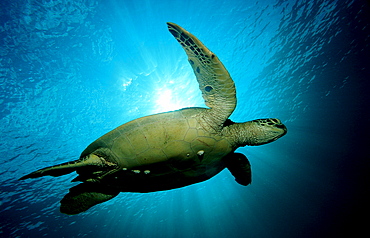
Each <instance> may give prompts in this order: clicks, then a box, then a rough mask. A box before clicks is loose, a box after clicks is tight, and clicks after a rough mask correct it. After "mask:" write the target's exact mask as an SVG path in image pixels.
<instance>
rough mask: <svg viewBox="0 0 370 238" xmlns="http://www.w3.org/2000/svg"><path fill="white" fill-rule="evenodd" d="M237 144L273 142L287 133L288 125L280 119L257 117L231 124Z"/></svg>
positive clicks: (231, 130)
mask: <svg viewBox="0 0 370 238" xmlns="http://www.w3.org/2000/svg"><path fill="white" fill-rule="evenodd" d="M230 132H231V133H232V134H233V136H235V137H236V138H235V139H236V144H237V146H246V145H264V144H267V143H270V142H273V141H275V140H277V139H279V138H280V137H282V136H284V135H285V134H286V133H287V128H286V126H285V125H284V124H283V123H281V121H280V120H279V119H276V118H269V119H257V120H253V121H248V122H245V123H235V124H234V125H231V126H230Z"/></svg>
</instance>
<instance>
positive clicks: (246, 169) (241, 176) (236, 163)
mask: <svg viewBox="0 0 370 238" xmlns="http://www.w3.org/2000/svg"><path fill="white" fill-rule="evenodd" d="M224 159H225V164H226V168H228V170H229V171H230V172H231V174H232V175H233V176H234V177H235V181H236V182H237V183H239V184H241V185H244V186H247V185H248V184H251V183H252V170H251V164H250V163H249V160H248V159H247V157H246V156H245V155H243V154H240V153H231V154H229V155H228V156H227V157H225V158H224Z"/></svg>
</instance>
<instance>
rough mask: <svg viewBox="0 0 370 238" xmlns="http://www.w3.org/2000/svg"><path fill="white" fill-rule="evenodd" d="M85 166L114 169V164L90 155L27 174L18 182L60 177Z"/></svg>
mask: <svg viewBox="0 0 370 238" xmlns="http://www.w3.org/2000/svg"><path fill="white" fill-rule="evenodd" d="M85 166H97V167H100V168H111V167H115V164H113V163H110V162H107V161H106V160H105V159H104V158H102V157H99V156H97V155H95V154H90V155H88V156H86V157H84V158H81V159H79V160H75V161H72V162H67V163H63V164H58V165H54V166H50V167H46V168H43V169H39V170H36V171H34V172H32V173H30V174H27V175H25V176H23V177H21V178H20V179H19V180H24V179H28V178H39V177H42V176H46V175H50V176H54V177H58V176H61V175H65V174H69V173H71V172H73V171H76V170H77V169H78V168H81V167H85Z"/></svg>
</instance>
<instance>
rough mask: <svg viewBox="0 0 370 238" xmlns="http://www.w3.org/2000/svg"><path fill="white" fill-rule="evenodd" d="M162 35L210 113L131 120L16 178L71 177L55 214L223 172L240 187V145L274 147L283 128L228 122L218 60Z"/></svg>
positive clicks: (268, 122)
mask: <svg viewBox="0 0 370 238" xmlns="http://www.w3.org/2000/svg"><path fill="white" fill-rule="evenodd" d="M167 25H168V29H169V31H170V32H171V34H172V35H173V36H174V37H175V38H176V40H177V41H178V42H179V43H180V44H181V46H182V47H183V48H184V50H185V52H186V54H187V56H188V60H189V62H190V65H191V67H192V68H193V70H194V73H195V75H196V78H197V80H198V83H199V88H200V90H201V91H202V96H203V98H204V101H205V104H206V105H207V106H208V107H209V108H184V109H180V110H177V111H172V112H166V113H160V114H156V115H150V116H146V117H142V118H138V119H136V120H133V121H130V122H128V123H126V124H123V125H122V126H120V127H118V128H116V129H114V130H112V131H110V132H108V133H107V134H105V135H103V136H102V137H100V138H99V139H97V140H96V141H94V142H93V143H91V144H90V145H89V146H88V147H87V148H86V149H85V150H84V151H83V152H82V153H81V156H80V158H79V159H78V160H75V161H72V162H68V163H63V164H59V165H55V166H51V167H47V168H43V169H40V170H37V171H35V172H33V173H30V174H28V175H25V176H23V177H22V178H20V179H21V180H23V179H27V178H37V177H41V176H45V175H51V176H60V175H64V174H68V173H71V172H73V171H76V172H77V174H78V176H77V177H76V178H75V179H74V180H72V181H80V182H82V183H80V184H79V185H77V186H75V187H73V188H71V189H70V191H69V193H68V194H67V195H65V197H64V198H63V199H62V200H61V208H60V210H61V212H62V213H66V214H77V213H80V212H83V211H86V210H87V209H89V208H90V207H92V206H94V205H96V204H98V203H102V202H104V201H107V200H109V199H112V198H113V197H115V196H117V195H118V194H119V193H120V192H142V193H145V192H153V191H161V190H169V189H174V188H179V187H183V186H187V185H190V184H194V183H198V182H202V181H205V180H207V179H209V178H211V177H213V176H215V175H216V174H218V173H219V172H220V171H222V170H223V169H225V168H227V169H228V170H229V171H230V172H231V174H232V175H233V176H234V177H235V180H236V181H237V182H238V183H239V184H242V185H244V186H246V185H248V184H250V183H251V166H250V163H249V161H248V159H247V158H246V157H245V156H244V155H243V154H240V153H235V152H234V151H235V150H236V149H237V148H238V147H240V146H246V145H262V144H266V143H270V142H272V141H275V140H277V139H278V138H280V137H282V136H283V135H285V134H286V132H287V129H286V127H285V125H284V124H282V123H281V121H280V120H279V119H258V120H253V121H248V122H245V123H235V122H233V121H231V120H230V119H228V118H229V116H230V115H231V113H232V112H233V111H234V109H235V107H236V92H235V85H234V82H233V80H232V79H231V77H230V75H229V73H228V71H227V70H226V69H225V67H224V65H223V64H222V63H221V61H220V60H219V59H218V57H217V56H216V55H215V54H214V53H212V52H211V51H210V50H208V49H207V48H206V47H205V46H204V45H203V44H202V43H201V42H200V41H199V40H198V39H197V38H196V37H195V36H193V35H192V34H191V33H189V32H188V31H186V30H185V29H183V28H182V27H180V26H178V25H176V24H174V23H167Z"/></svg>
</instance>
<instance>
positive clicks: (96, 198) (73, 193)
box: [60, 183, 119, 215]
mask: <svg viewBox="0 0 370 238" xmlns="http://www.w3.org/2000/svg"><path fill="white" fill-rule="evenodd" d="M118 194H119V191H117V190H116V189H114V188H111V187H109V186H106V185H105V184H103V185H100V184H99V183H81V184H79V185H77V186H75V187H72V188H71V189H69V193H68V194H66V195H65V196H64V198H63V199H62V200H61V201H60V203H61V206H60V212H61V213H64V214H67V215H75V214H78V213H81V212H84V211H86V210H88V209H89V208H91V207H92V206H95V205H97V204H99V203H102V202H106V201H108V200H110V199H112V198H114V197H115V196H117V195H118Z"/></svg>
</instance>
